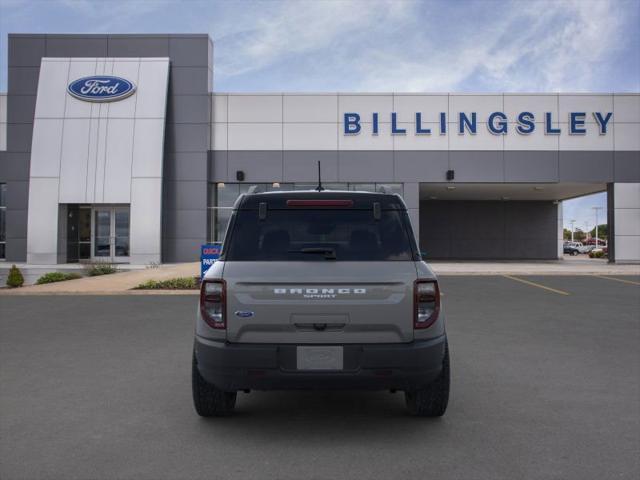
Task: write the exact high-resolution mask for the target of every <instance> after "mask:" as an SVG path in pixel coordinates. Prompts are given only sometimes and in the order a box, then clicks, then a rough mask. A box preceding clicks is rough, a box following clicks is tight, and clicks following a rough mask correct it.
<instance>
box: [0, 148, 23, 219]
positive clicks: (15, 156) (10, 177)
mask: <svg viewBox="0 0 640 480" xmlns="http://www.w3.org/2000/svg"><path fill="white" fill-rule="evenodd" d="M0 161H2V165H0V172H1V175H0V180H2V181H9V182H11V181H19V182H20V181H21V182H27V183H28V182H29V163H30V157H29V153H15V152H2V157H0ZM25 208H26V207H25Z"/></svg>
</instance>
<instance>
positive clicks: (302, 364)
mask: <svg viewBox="0 0 640 480" xmlns="http://www.w3.org/2000/svg"><path fill="white" fill-rule="evenodd" d="M296 367H297V369H298V370H304V371H322V370H324V371H336V370H343V369H344V348H343V347H342V346H335V345H327V346H324V345H319V346H313V347H308V346H298V347H297V348H296Z"/></svg>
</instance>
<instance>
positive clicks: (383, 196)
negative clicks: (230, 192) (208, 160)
mask: <svg viewBox="0 0 640 480" xmlns="http://www.w3.org/2000/svg"><path fill="white" fill-rule="evenodd" d="M288 200H351V201H352V202H353V206H350V207H349V208H353V209H358V210H370V209H372V208H373V204H374V203H379V204H380V208H381V209H382V210H406V209H407V207H406V206H405V204H404V201H403V200H402V198H401V197H400V195H397V194H394V193H372V192H353V191H340V190H323V191H321V192H318V191H316V190H296V191H273V192H261V193H247V194H244V195H241V196H240V197H239V198H238V200H237V201H236V203H235V205H234V208H235V209H239V210H257V209H258V208H259V205H260V203H266V204H267V208H268V209H271V210H275V209H288V208H301V207H291V206H288V205H287V201H288ZM302 208H305V207H302ZM306 208H322V209H325V208H327V209H329V208H345V207H344V206H340V207H331V206H321V207H306Z"/></svg>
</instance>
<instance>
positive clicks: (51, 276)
mask: <svg viewBox="0 0 640 480" xmlns="http://www.w3.org/2000/svg"><path fill="white" fill-rule="evenodd" d="M77 278H82V277H81V275H78V274H77V273H63V272H49V273H45V274H44V275H42V276H41V277H40V278H39V279H38V280H37V281H36V284H38V285H43V284H45V283H54V282H64V281H65V280H75V279H77Z"/></svg>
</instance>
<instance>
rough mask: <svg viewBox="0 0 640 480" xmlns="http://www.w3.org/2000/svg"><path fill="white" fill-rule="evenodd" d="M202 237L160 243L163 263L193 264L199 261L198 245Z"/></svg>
mask: <svg viewBox="0 0 640 480" xmlns="http://www.w3.org/2000/svg"><path fill="white" fill-rule="evenodd" d="M205 242H206V240H205V238H203V237H198V238H176V239H167V240H165V241H163V243H162V257H163V261H165V262H195V261H198V260H199V259H200V245H202V244H203V243H205Z"/></svg>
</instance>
